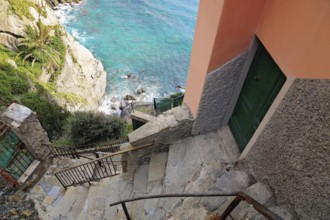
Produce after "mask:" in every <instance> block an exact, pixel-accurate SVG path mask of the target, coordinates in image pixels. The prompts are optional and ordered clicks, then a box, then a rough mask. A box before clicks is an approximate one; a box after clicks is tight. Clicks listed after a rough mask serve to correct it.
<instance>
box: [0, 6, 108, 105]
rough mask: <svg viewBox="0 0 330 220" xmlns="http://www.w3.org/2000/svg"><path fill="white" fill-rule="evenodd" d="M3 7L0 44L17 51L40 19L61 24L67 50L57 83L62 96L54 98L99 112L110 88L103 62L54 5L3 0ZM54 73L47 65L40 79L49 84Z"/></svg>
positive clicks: (63, 102) (48, 23) (45, 23)
mask: <svg viewBox="0 0 330 220" xmlns="http://www.w3.org/2000/svg"><path fill="white" fill-rule="evenodd" d="M0 8H1V10H0V44H3V45H6V46H7V47H9V48H10V49H12V50H17V45H18V44H19V42H20V40H22V39H23V38H24V36H25V32H24V30H25V28H26V27H27V26H32V27H36V23H37V21H38V20H39V19H40V21H41V22H42V23H43V24H44V25H47V26H54V27H55V26H56V27H59V29H60V31H61V32H62V33H63V34H62V37H61V38H62V41H63V43H64V45H65V47H66V53H65V59H64V64H63V66H62V69H61V72H60V74H59V75H58V76H57V77H56V79H55V83H54V84H55V85H56V88H55V90H56V91H55V92H56V93H59V94H61V95H55V96H54V98H55V100H56V101H57V103H58V104H60V105H61V106H64V107H65V108H66V109H68V110H70V111H76V110H92V111H97V110H98V107H99V105H100V104H101V102H102V100H103V97H104V94H105V87H106V72H105V71H104V68H103V65H102V63H101V62H100V61H99V60H97V59H96V58H95V57H94V56H93V55H92V53H91V52H90V51H89V50H88V49H86V48H85V47H84V46H82V45H81V44H79V43H78V42H77V41H75V40H74V38H73V37H72V36H70V35H69V34H68V33H67V32H66V31H65V30H64V28H63V27H62V26H61V24H60V22H59V20H58V19H57V17H56V15H55V13H54V11H53V9H52V8H51V6H50V5H49V4H48V3H47V2H46V1H45V0H1V1H0ZM24 9H26V10H24ZM51 74H52V73H51V72H49V70H48V69H47V68H44V70H43V72H42V73H41V75H40V76H39V78H38V80H39V81H40V82H42V83H45V84H47V83H48V82H49V80H50V78H51ZM63 94H65V95H63Z"/></svg>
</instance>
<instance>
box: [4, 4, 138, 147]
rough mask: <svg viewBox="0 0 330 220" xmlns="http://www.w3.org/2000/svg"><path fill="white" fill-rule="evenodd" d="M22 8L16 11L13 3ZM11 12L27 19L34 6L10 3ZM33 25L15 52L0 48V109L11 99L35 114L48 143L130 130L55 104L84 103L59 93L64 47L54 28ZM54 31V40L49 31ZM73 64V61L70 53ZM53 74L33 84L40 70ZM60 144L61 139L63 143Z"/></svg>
mask: <svg viewBox="0 0 330 220" xmlns="http://www.w3.org/2000/svg"><path fill="white" fill-rule="evenodd" d="M17 2H19V3H20V4H19V6H20V7H21V8H18V7H16V6H18V4H16V3H17ZM10 3H11V5H12V6H11V9H12V10H13V11H15V12H16V13H18V14H21V15H23V16H26V17H28V16H29V15H28V13H29V11H28V7H30V6H31V4H33V3H31V4H30V3H27V1H25V0H24V1H22V0H10ZM36 24H37V25H36V27H26V29H25V34H26V37H25V38H24V40H23V41H22V42H21V43H20V44H19V45H18V49H19V51H18V52H15V51H11V50H10V49H8V48H6V47H5V46H3V45H1V44H0V111H1V110H4V109H5V107H6V106H8V105H9V104H10V103H12V102H13V101H14V100H15V101H16V102H18V103H19V104H23V105H25V106H27V107H28V108H30V109H31V110H33V111H35V112H37V115H38V118H39V120H40V123H41V125H42V127H43V128H44V129H45V130H46V132H47V133H48V136H49V138H50V139H51V141H54V140H58V139H60V138H61V137H62V136H63V134H66V138H67V139H65V142H66V143H74V144H75V145H77V144H80V145H81V144H89V143H93V142H101V141H108V140H111V139H118V138H120V137H123V136H126V135H127V134H128V132H130V131H131V130H132V128H131V126H129V125H127V123H126V122H125V121H123V120H122V119H120V118H117V117H114V116H108V115H104V114H101V113H92V112H76V113H74V114H71V113H70V112H68V111H67V110H65V109H64V108H62V107H61V106H59V105H58V104H57V103H56V101H54V98H64V99H66V100H67V101H71V102H80V103H84V102H86V100H84V99H82V98H81V97H78V96H77V95H75V94H73V93H58V92H57V91H56V85H55V82H56V78H57V76H58V75H59V74H60V72H61V70H62V67H63V65H64V59H65V53H66V47H65V45H64V43H63V41H62V39H61V36H62V34H63V33H62V31H61V28H60V27H58V26H55V27H53V26H45V25H43V24H42V23H41V21H40V20H39V21H38V22H37V23H36ZM53 30H54V33H55V34H54V36H52V35H51V34H50V33H51V32H52V31H53ZM72 58H73V60H74V59H75V57H74V56H73V54H72ZM44 70H47V71H48V72H49V73H51V74H52V76H51V80H50V82H48V83H43V82H40V81H39V80H38V78H39V76H40V75H41V73H42V71H44ZM62 140H63V139H62Z"/></svg>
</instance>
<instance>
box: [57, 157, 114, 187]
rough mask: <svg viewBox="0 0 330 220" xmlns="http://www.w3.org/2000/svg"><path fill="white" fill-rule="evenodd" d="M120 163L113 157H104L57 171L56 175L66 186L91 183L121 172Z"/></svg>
mask: <svg viewBox="0 0 330 220" xmlns="http://www.w3.org/2000/svg"><path fill="white" fill-rule="evenodd" d="M118 165H119V164H118V162H114V161H113V160H112V158H111V157H104V158H100V159H97V160H92V161H90V162H88V163H84V164H81V165H77V166H74V167H70V168H68V169H65V170H62V171H59V172H57V173H55V177H56V178H57V179H58V180H59V181H60V183H61V184H62V185H63V187H64V188H67V187H69V186H75V185H78V184H82V183H89V184H90V182H91V181H97V180H100V179H103V178H107V177H111V176H114V175H118V174H120V173H119V171H118V169H117V166H118Z"/></svg>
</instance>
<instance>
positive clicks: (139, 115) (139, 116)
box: [130, 110, 156, 123]
mask: <svg viewBox="0 0 330 220" xmlns="http://www.w3.org/2000/svg"><path fill="white" fill-rule="evenodd" d="M130 117H131V118H132V119H135V120H138V121H142V122H145V123H147V122H149V121H153V120H155V119H156V117H155V116H153V115H150V114H146V113H143V112H139V111H136V110H134V112H132V113H131V114H130Z"/></svg>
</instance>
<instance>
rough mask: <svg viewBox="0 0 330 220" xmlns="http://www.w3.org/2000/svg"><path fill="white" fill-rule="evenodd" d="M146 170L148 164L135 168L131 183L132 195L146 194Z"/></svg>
mask: <svg viewBox="0 0 330 220" xmlns="http://www.w3.org/2000/svg"><path fill="white" fill-rule="evenodd" d="M148 170H149V166H148V164H144V165H141V166H139V167H138V168H136V170H135V172H134V182H133V191H134V193H147V186H148Z"/></svg>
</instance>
